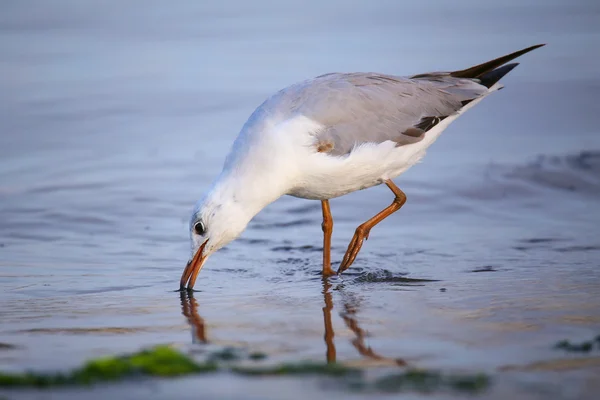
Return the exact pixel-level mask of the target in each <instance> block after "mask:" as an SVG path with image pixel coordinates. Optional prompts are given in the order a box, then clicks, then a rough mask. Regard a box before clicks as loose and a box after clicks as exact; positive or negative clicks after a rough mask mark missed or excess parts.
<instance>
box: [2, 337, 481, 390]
mask: <svg viewBox="0 0 600 400" xmlns="http://www.w3.org/2000/svg"><path fill="white" fill-rule="evenodd" d="M266 358H267V355H266V354H264V353H260V352H254V353H249V354H247V353H244V352H243V351H241V350H239V349H235V348H232V347H226V348H224V349H221V350H218V351H215V352H212V353H209V354H207V355H206V358H205V361H204V362H196V361H194V360H193V359H192V358H190V357H188V356H187V355H185V354H183V353H181V352H179V351H177V350H175V349H173V348H171V347H169V346H156V347H153V348H151V349H146V350H142V351H139V352H137V353H133V354H128V355H123V356H117V357H102V358H98V359H95V360H91V361H89V362H87V363H86V364H84V365H83V366H82V367H81V368H77V369H75V370H73V371H71V372H69V373H39V372H26V373H23V374H6V373H1V372H0V387H49V386H64V385H90V384H96V383H102V382H115V381H121V380H125V379H131V378H139V377H159V378H170V377H177V376H184V375H198V374H202V373H213V372H218V371H229V372H231V373H233V374H236V375H242V376H247V377H267V376H272V377H276V376H318V377H328V378H331V379H336V381H337V382H338V383H340V388H342V389H345V390H350V391H360V392H384V393H396V392H404V391H416V392H423V393H431V392H438V391H448V390H450V391H460V392H479V391H481V390H484V389H486V388H487V387H488V386H489V384H490V378H489V377H488V376H487V375H483V374H476V375H447V374H443V373H442V372H438V371H429V370H416V369H411V370H406V371H404V372H401V373H396V374H392V375H388V376H384V377H381V378H379V379H376V380H367V379H366V378H365V374H364V373H363V372H364V371H363V370H362V369H359V368H353V367H348V366H345V365H343V364H339V363H324V362H323V363H321V362H308V361H303V362H298V363H283V364H275V365H261V364H252V365H248V364H246V363H243V362H242V361H244V360H251V361H253V362H255V363H256V362H258V361H260V360H264V359H266ZM238 361H240V362H242V363H240V362H238Z"/></svg>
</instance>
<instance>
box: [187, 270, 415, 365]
mask: <svg viewBox="0 0 600 400" xmlns="http://www.w3.org/2000/svg"><path fill="white" fill-rule="evenodd" d="M331 287H332V285H331V283H330V282H329V281H328V280H327V279H324V280H323V298H324V301H325V306H324V307H323V323H324V326H325V335H324V339H325V346H326V348H327V351H326V357H327V362H328V363H334V362H336V361H337V352H336V348H335V342H334V337H335V332H334V330H333V324H332V319H331V311H332V310H333V296H332V294H331ZM340 293H341V294H342V302H343V311H341V312H340V316H341V317H342V319H343V320H344V322H345V324H346V326H347V327H348V329H350V330H351V331H352V332H353V333H354V336H355V337H354V338H353V339H352V345H353V346H354V348H355V349H356V350H357V351H358V353H359V354H360V355H362V356H363V357H365V358H366V359H368V360H369V361H374V362H375V363H377V364H378V365H388V366H389V365H394V366H405V365H406V362H405V361H404V360H402V359H400V358H390V357H384V356H382V355H380V354H378V353H376V352H375V351H374V350H373V349H372V348H371V347H370V346H367V345H366V344H365V338H366V337H367V332H366V331H365V330H363V329H362V328H361V327H360V326H359V324H358V320H357V318H356V314H357V313H358V307H359V302H358V300H356V299H354V298H352V297H351V296H350V295H349V294H347V293H344V292H343V291H341V288H340ZM180 299H181V313H182V314H183V315H184V316H185V317H186V318H187V320H188V323H189V324H190V327H191V328H192V342H193V343H208V339H207V338H206V325H205V323H204V319H203V318H202V317H201V316H200V314H199V313H198V302H197V301H196V299H195V298H194V295H193V293H192V292H189V291H182V292H180ZM358 364H359V365H365V362H362V361H361V362H358Z"/></svg>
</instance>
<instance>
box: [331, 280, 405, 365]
mask: <svg viewBox="0 0 600 400" xmlns="http://www.w3.org/2000/svg"><path fill="white" fill-rule="evenodd" d="M342 297H343V300H342V301H343V303H344V304H343V306H344V308H343V311H342V312H340V316H341V317H342V319H343V320H344V322H345V324H346V326H347V327H348V329H350V330H351V331H352V332H353V333H354V335H355V337H354V339H352V345H353V346H354V348H355V349H356V350H357V351H358V353H359V354H360V355H362V356H363V357H365V358H367V359H369V360H375V361H376V362H377V363H378V364H383V365H395V366H405V365H406V361H404V360H403V359H401V358H390V357H384V356H382V355H380V354H378V353H376V352H375V351H374V350H373V349H372V348H371V347H370V346H367V345H366V344H365V338H366V337H367V332H366V331H364V330H363V329H362V328H361V327H360V326H359V325H358V320H357V319H356V314H357V312H358V306H359V303H358V301H357V300H356V299H353V298H351V297H350V296H349V295H347V294H346V295H344V293H343V292H342ZM323 298H324V301H325V307H323V321H324V323H325V345H326V347H327V352H326V357H327V362H328V363H334V362H336V349H335V343H334V340H333V338H334V337H335V332H334V331H333V324H332V323H331V310H333V297H332V295H331V283H329V281H328V280H327V279H324V280H323ZM361 364H363V363H361Z"/></svg>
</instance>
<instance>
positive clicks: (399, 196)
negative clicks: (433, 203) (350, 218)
mask: <svg viewBox="0 0 600 400" xmlns="http://www.w3.org/2000/svg"><path fill="white" fill-rule="evenodd" d="M385 184H386V185H387V186H388V187H389V188H390V190H391V191H392V192H394V194H395V195H396V197H395V198H394V201H392V204H390V205H389V206H388V207H386V208H384V209H383V210H382V211H381V212H380V213H379V214H377V215H376V216H374V217H373V218H371V219H370V220H368V221H367V222H365V223H364V224H361V225H359V226H358V228H356V232H354V237H353V238H352V241H351V242H350V244H349V245H348V250H346V254H345V255H344V259H343V260H342V263H341V264H340V267H339V269H338V271H337V273H338V274H341V273H342V272H344V271H345V270H347V269H348V267H350V265H351V264H352V263H353V262H354V260H355V259H356V255H357V254H358V252H359V251H360V248H361V247H362V244H363V240H366V239H368V238H369V232H370V231H371V228H373V227H374V226H375V225H377V224H378V223H380V222H381V221H383V220H384V219H386V218H387V217H389V216H390V215H391V214H393V213H394V212H396V211H398V210H399V209H400V207H402V206H403V205H404V203H406V195H405V194H404V192H403V191H402V190H400V188H399V187H398V186H396V185H395V184H394V182H392V181H391V180H387V181H385Z"/></svg>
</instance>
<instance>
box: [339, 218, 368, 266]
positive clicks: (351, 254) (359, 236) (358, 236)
mask: <svg viewBox="0 0 600 400" xmlns="http://www.w3.org/2000/svg"><path fill="white" fill-rule="evenodd" d="M368 237H369V232H362V231H360V230H358V229H357V231H356V232H355V233H354V237H353V238H352V241H351V242H350V244H349V245H348V250H346V254H344V258H343V259H342V263H341V264H340V267H339V268H338V271H337V273H338V275H339V274H341V273H342V272H344V271H345V270H347V269H348V268H349V267H350V265H352V263H353V262H354V260H355V259H356V256H357V255H358V252H359V251H360V249H361V247H362V244H363V241H364V240H366V239H367V238H368Z"/></svg>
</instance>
